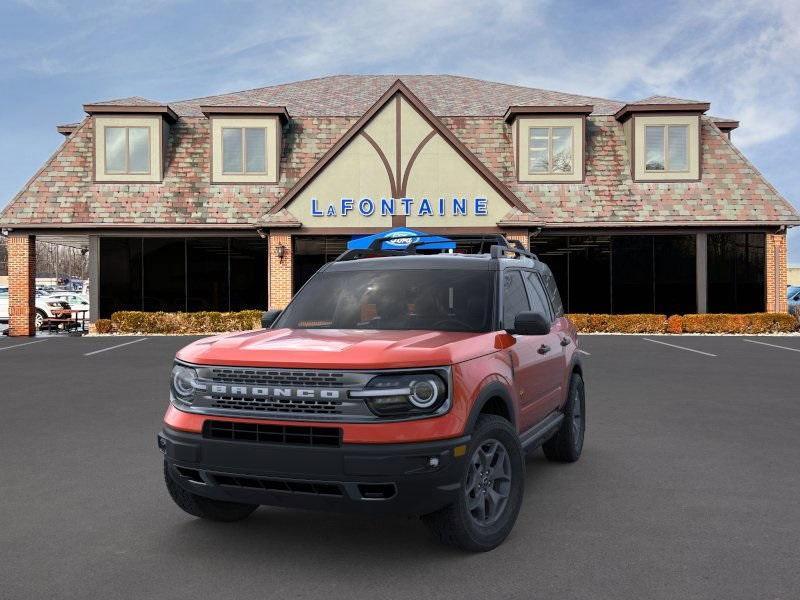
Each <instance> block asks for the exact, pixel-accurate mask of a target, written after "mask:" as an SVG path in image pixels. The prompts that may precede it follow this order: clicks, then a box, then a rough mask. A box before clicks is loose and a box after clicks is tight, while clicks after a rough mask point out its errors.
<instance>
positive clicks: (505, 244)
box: [334, 233, 539, 262]
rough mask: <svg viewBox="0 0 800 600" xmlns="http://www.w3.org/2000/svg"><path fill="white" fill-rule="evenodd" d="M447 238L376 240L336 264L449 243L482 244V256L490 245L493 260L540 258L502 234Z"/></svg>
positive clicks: (463, 235) (401, 254) (399, 254)
mask: <svg viewBox="0 0 800 600" xmlns="http://www.w3.org/2000/svg"><path fill="white" fill-rule="evenodd" d="M443 237H445V236H442V235H438V234H433V233H431V234H424V235H415V234H409V235H402V236H398V235H387V236H383V237H379V238H375V239H374V240H372V241H371V242H370V244H369V247H367V248H360V249H357V250H346V251H345V252H343V253H342V254H340V255H339V256H338V257H337V258H336V260H335V261H334V262H341V261H345V260H358V259H360V258H377V257H380V256H406V255H414V254H418V252H417V250H420V249H421V250H424V249H425V248H424V246H425V245H427V244H445V243H448V242H454V243H455V242H462V243H464V242H466V243H477V242H480V244H481V246H480V252H479V253H480V254H483V249H484V244H489V255H490V256H491V258H493V259H499V258H502V257H503V256H504V255H505V254H506V253H511V254H515V255H517V256H525V257H527V258H530V259H532V260H539V259H538V257H537V256H536V255H535V254H534V253H533V252H530V251H528V250H526V249H525V247H524V246H523V245H522V243H521V242H520V241H519V240H511V244H513V245H509V240H507V239H506V238H505V237H504V236H503V235H502V234H500V233H492V234H486V235H470V234H459V235H449V236H446V238H447V239H446V240H442V238H443ZM406 238H408V239H411V240H412V241H411V242H410V243H409V244H408V245H407V246H405V247H404V248H398V249H396V250H394V249H390V250H387V249H385V248H383V247H382V246H383V242H386V241H397V240H402V239H406ZM421 238H436V239H428V240H425V239H421Z"/></svg>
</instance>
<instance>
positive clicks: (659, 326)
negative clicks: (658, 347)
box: [567, 314, 667, 333]
mask: <svg viewBox="0 0 800 600" xmlns="http://www.w3.org/2000/svg"><path fill="white" fill-rule="evenodd" d="M567 316H568V317H569V318H570V319H571V320H572V322H573V323H574V324H575V327H576V328H577V329H578V331H583V332H593V333H664V328H665V324H666V321H667V316H666V315H644V314H643V315H602V314H600V315H589V314H574V315H567Z"/></svg>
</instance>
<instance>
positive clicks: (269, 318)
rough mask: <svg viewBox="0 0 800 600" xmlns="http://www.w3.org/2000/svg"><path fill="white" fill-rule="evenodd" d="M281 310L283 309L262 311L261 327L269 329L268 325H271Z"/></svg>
mask: <svg viewBox="0 0 800 600" xmlns="http://www.w3.org/2000/svg"><path fill="white" fill-rule="evenodd" d="M282 312H283V311H281V310H267V311H265V312H262V313H261V327H263V328H264V329H269V328H270V327H272V324H273V323H274V322H275V319H277V318H278V317H279V316H280V314H281V313H282Z"/></svg>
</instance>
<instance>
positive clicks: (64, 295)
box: [47, 292, 89, 321]
mask: <svg viewBox="0 0 800 600" xmlns="http://www.w3.org/2000/svg"><path fill="white" fill-rule="evenodd" d="M47 298H52V299H55V300H61V301H63V302H66V303H67V304H69V306H70V308H71V309H72V310H85V311H88V310H89V298H88V297H87V296H85V295H84V294H81V293H79V292H53V293H52V294H49V295H48V296H47ZM85 316H86V320H87V321H88V320H89V313H88V312H87V313H86V315H85ZM75 318H76V319H80V318H81V315H75Z"/></svg>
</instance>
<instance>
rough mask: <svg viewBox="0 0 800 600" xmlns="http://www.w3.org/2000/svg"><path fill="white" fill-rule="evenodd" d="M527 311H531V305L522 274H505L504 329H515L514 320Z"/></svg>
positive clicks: (511, 272)
mask: <svg viewBox="0 0 800 600" xmlns="http://www.w3.org/2000/svg"><path fill="white" fill-rule="evenodd" d="M526 310H530V305H529V304H528V295H527V293H526V292H525V286H524V285H523V284H522V276H521V275H520V272H519V271H506V272H505V273H503V328H504V329H513V328H514V319H516V317H517V315H518V314H519V313H521V312H523V311H526Z"/></svg>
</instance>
